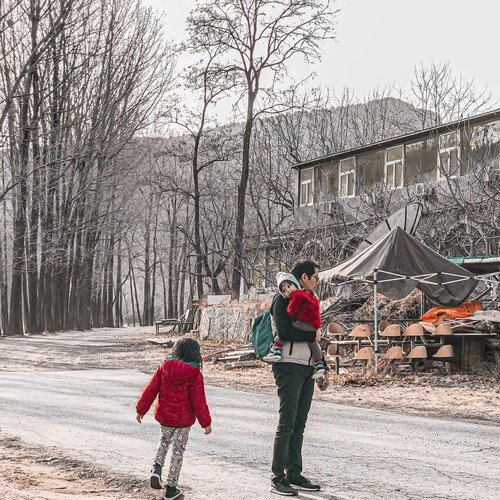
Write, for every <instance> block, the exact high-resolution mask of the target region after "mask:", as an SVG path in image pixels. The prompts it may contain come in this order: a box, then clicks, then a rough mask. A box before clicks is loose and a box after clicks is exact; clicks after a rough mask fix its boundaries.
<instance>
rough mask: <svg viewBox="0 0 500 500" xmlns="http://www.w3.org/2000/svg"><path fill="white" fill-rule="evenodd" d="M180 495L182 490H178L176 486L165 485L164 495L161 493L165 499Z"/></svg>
mask: <svg viewBox="0 0 500 500" xmlns="http://www.w3.org/2000/svg"><path fill="white" fill-rule="evenodd" d="M181 495H182V490H180V489H179V488H177V487H176V486H167V487H166V488H165V495H163V498H165V499H167V500H172V499H173V498H178V497H179V496H181Z"/></svg>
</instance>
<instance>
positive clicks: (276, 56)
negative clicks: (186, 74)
mask: <svg viewBox="0 0 500 500" xmlns="http://www.w3.org/2000/svg"><path fill="white" fill-rule="evenodd" d="M334 17H335V11H333V10H332V9H331V8H330V1H328V0H326V1H318V0H292V1H288V0H246V1H239V0H222V1H220V0H206V1H204V2H203V3H201V4H200V5H198V6H197V7H196V8H195V10H194V11H193V12H192V13H191V15H190V17H189V19H188V30H189V37H190V42H189V44H190V46H191V47H192V48H193V49H194V50H197V49H198V50H207V49H210V48H214V49H217V50H219V51H220V53H221V56H220V57H219V58H218V62H219V64H220V71H222V72H224V73H226V74H228V75H235V77H236V79H237V81H238V82H240V85H241V89H242V93H241V95H240V98H245V101H246V105H245V126H244V132H243V147H242V161H241V176H240V182H239V185H238V202H237V215H236V228H235V237H234V259H233V270H232V291H233V294H234V295H235V296H239V292H240V283H241V278H242V271H243V269H242V264H243V250H244V249H243V238H244V224H245V198H246V193H247V185H248V177H249V169H250V146H251V138H252V129H253V125H254V122H255V118H256V116H257V115H258V113H259V109H258V102H257V98H258V96H259V94H260V93H263V94H267V95H268V96H271V95H272V94H273V93H274V91H275V86H274V85H275V83H276V82H278V81H280V79H282V78H283V77H284V75H285V74H286V70H287V65H288V63H289V62H290V61H291V60H293V59H294V58H295V57H297V56H302V57H304V58H305V59H306V60H307V61H312V60H315V59H319V58H320V56H321V51H320V46H319V45H320V42H321V40H324V39H326V38H332V37H333V19H334ZM268 81H271V83H267V82H268ZM260 111H262V110H260Z"/></svg>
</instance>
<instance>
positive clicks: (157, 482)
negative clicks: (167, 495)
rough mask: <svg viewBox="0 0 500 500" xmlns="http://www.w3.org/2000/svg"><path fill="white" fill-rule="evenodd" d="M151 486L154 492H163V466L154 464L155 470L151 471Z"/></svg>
mask: <svg viewBox="0 0 500 500" xmlns="http://www.w3.org/2000/svg"><path fill="white" fill-rule="evenodd" d="M149 484H150V485H151V488H153V489H154V490H161V488H162V485H161V465H160V464H154V465H153V468H152V469H151V479H150V480H149Z"/></svg>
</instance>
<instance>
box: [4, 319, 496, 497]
mask: <svg viewBox="0 0 500 500" xmlns="http://www.w3.org/2000/svg"><path fill="white" fill-rule="evenodd" d="M160 336H161V337H165V338H173V337H175V335H171V334H169V333H167V332H163V334H162V335H160ZM151 337H154V334H153V333H152V332H151V331H147V330H145V329H143V328H123V329H96V330H93V331H87V332H60V333H56V334H44V335H34V336H29V337H9V338H0V377H1V376H2V372H5V375H8V373H12V372H23V377H25V380H26V384H27V383H28V381H30V380H31V378H30V376H29V375H28V374H29V373H33V377H38V378H43V375H42V374H43V373H45V372H47V376H48V377H49V378H50V377H51V376H52V375H50V374H49V373H48V372H51V374H53V373H57V372H66V373H68V374H69V372H72V371H78V372H81V371H82V370H83V372H82V373H86V372H87V371H88V375H89V377H90V378H91V380H93V379H92V376H91V375H92V373H93V372H94V371H95V370H103V369H104V370H112V371H116V372H118V371H121V370H123V369H127V370H136V371H139V372H142V373H143V374H144V377H145V380H146V379H147V376H148V375H149V374H151V373H152V372H153V370H154V369H155V368H156V366H157V365H158V363H160V362H161V360H162V359H163V357H164V356H165V353H166V352H168V351H167V350H165V349H162V348H158V347H156V346H154V345H151V344H149V343H148V342H147V339H148V338H151ZM202 347H203V350H204V353H210V352H213V351H215V350H217V349H219V348H220V346H217V345H215V344H212V343H210V342H203V343H202ZM103 373H105V372H103ZM19 375H20V376H21V373H19ZM75 375H76V374H75ZM204 376H205V380H206V382H207V384H210V385H212V386H216V387H219V388H223V389H227V390H229V391H232V390H234V389H235V390H236V391H245V393H247V394H248V393H257V394H262V395H264V396H262V397H268V395H269V396H272V397H271V398H270V399H269V401H270V402H271V404H274V403H275V402H276V400H275V387H274V381H273V378H272V373H271V371H270V368H269V366H267V365H264V364H261V365H260V366H259V367H258V368H248V369H237V370H231V371H227V370H224V367H223V365H221V364H213V363H211V362H206V363H205V366H204ZM26 377H27V378H26ZM334 382H335V383H332V384H331V385H330V386H329V387H328V388H327V390H326V391H324V392H320V391H316V394H315V399H316V400H318V402H317V403H315V407H317V405H320V404H329V403H330V402H333V403H337V404H341V405H348V406H351V407H359V409H358V410H355V409H354V408H353V409H352V410H351V411H352V412H353V415H354V414H355V413H354V412H358V411H362V412H363V411H366V409H370V408H371V409H376V410H389V411H390V412H391V413H387V414H385V413H384V414H383V415H391V419H394V418H395V416H396V415H397V414H400V415H401V417H399V418H398V421H399V420H400V419H402V418H407V417H403V415H404V414H406V415H420V416H426V417H438V418H440V419H441V420H443V421H451V420H453V421H458V420H468V421H474V422H476V423H482V424H483V425H484V426H485V427H488V426H491V425H493V426H496V425H498V423H500V402H499V401H500V398H499V394H500V386H499V384H498V381H495V380H492V379H488V378H484V377H483V378H481V377H471V376H465V375H452V376H437V375H419V376H418V377H404V378H394V377H385V376H384V377H379V378H373V377H371V378H370V377H368V378H366V379H360V378H359V377H351V376H344V377H340V378H339V379H337V380H335V381H334ZM224 394H225V393H224ZM231 394H233V396H232V397H236V398H238V397H237V394H238V393H237V392H234V391H233V392H231ZM234 394H236V396H234ZM241 397H250V394H248V396H244V395H242V396H241ZM320 401H321V402H320ZM8 406H9V404H8V402H7V404H6V403H5V402H4V404H3V407H4V410H6V411H7V412H8V411H9V409H8ZM348 406H347V408H348ZM325 408H326V407H325ZM328 408H329V407H328ZM332 408H333V407H332ZM346 411H347V410H346ZM271 415H274V413H271ZM373 415H375V414H373ZM371 418H376V417H374V416H372V417H371ZM408 418H411V417H408ZM383 421H384V420H383ZM426 425H427V424H426ZM271 426H272V424H271ZM488 428H490V427H488ZM492 429H495V427H493V428H492ZM21 434H22V433H20V432H17V427H16V426H14V427H11V426H10V421H9V418H7V420H4V423H3V424H2V425H0V491H2V493H1V494H0V498H5V499H6V500H10V499H14V498H29V499H31V498H37V499H39V498H40V499H49V500H55V499H61V498H65V499H68V498H72V499H77V500H80V499H81V498H101V499H107V498H109V499H114V498H125V499H138V500H140V499H150V498H151V499H152V498H158V494H156V496H155V495H154V494H153V493H152V492H151V490H149V489H148V488H147V487H146V486H145V484H144V481H141V479H140V478H139V477H137V476H134V475H130V474H127V473H126V471H124V470H121V471H117V470H112V471H111V470H110V469H108V468H107V467H105V466H103V463H97V462H94V461H89V457H88V456H87V457H85V456H76V457H75V455H74V453H70V452H71V451H72V450H73V448H72V447H70V448H69V449H67V448H65V447H64V446H63V447H62V448H61V443H53V442H50V440H49V442H46V441H43V440H40V442H36V440H35V441H34V440H33V439H31V438H30V436H29V435H28V436H23V435H21ZM497 435H498V433H497ZM31 437H32V436H31ZM319 442H321V440H320V441H319ZM497 442H498V441H497ZM264 444H265V445H266V446H268V445H270V443H269V442H268V443H264ZM250 446H252V445H250ZM471 447H472V445H471ZM424 448H425V446H424ZM482 448H485V450H483V449H482ZM489 448H490V447H489V446H483V445H481V446H479V448H478V453H479V452H481V453H486V454H485V455H484V456H483V455H481V456H482V458H483V459H484V460H486V462H488V461H489V459H490V458H491V456H492V455H491V453H492V452H491V450H493V451H494V452H495V453H497V452H498V450H497V448H496V447H495V446H493V448H490V449H489ZM232 451H233V454H235V455H236V462H238V453H237V451H235V450H232ZM261 453H262V452H261ZM474 453H476V452H474ZM267 454H268V452H266V453H265V455H266V459H267ZM471 456H474V455H471ZM478 456H479V455H478ZM496 456H497V458H498V455H496ZM443 459H444V460H445V458H444V457H443ZM228 461H229V462H230V459H229V457H228ZM229 462H228V463H229ZM242 465H243V464H242ZM224 467H228V465H227V463H226V464H225V465H224ZM245 470H246V471H247V477H246V479H247V480H250V478H252V477H254V476H253V474H254V472H253V471H251V470H249V469H248V468H246V469H245ZM146 473H147V471H146ZM451 473H452V475H454V474H455V473H454V472H453V471H451ZM462 473H463V471H462ZM348 476H349V473H348V471H344V474H343V477H344V479H345V478H348ZM480 476H481V473H479V474H478V477H480ZM257 477H258V476H257ZM243 479H244V478H243ZM243 479H242V480H243ZM455 480H456V479H453V481H455ZM348 483H349V479H347V482H346V483H345V484H344V483H342V484H337V486H338V488H339V492H338V494H335V495H333V494H327V495H326V496H321V497H318V498H339V499H340V498H380V497H378V496H376V495H375V496H370V495H368V494H367V496H363V495H362V493H361V492H360V491H357V492H353V491H351V490H350V489H346V488H347V485H348ZM195 486H196V487H195V489H194V490H193V491H189V490H188V491H189V493H190V495H189V496H190V498H211V497H209V496H205V497H203V495H202V494H201V496H199V495H200V493H199V488H200V485H199V484H198V485H195ZM196 488H198V493H197V490H196ZM497 490H498V488H497ZM340 491H342V492H343V494H340ZM401 491H402V492H404V491H405V489H404V488H403V489H402V490H401ZM411 491H412V490H411V488H410V490H407V491H406V493H404V495H403V493H401V495H402V496H398V493H397V490H395V489H389V490H387V491H386V495H385V497H384V498H413V497H412V496H411V495H412V493H411ZM247 493H248V491H247ZM242 495H243V493H242ZM394 495H396V496H394ZM235 498H247V496H244V495H243V496H240V497H238V496H236V497H235ZM248 498H251V496H248ZM259 498H265V496H263V497H261V496H259ZM415 498H416V497H415ZM421 498H469V497H468V496H463V497H455V496H453V495H451V496H446V495H445V496H442V497H440V496H439V497H438V496H423V497H421ZM471 498H473V497H472V496H471ZM476 498H489V497H488V496H484V494H483V495H481V494H480V495H476ZM491 498H495V497H494V496H492V497H491Z"/></svg>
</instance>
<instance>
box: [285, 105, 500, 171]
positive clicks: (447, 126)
mask: <svg viewBox="0 0 500 500" xmlns="http://www.w3.org/2000/svg"><path fill="white" fill-rule="evenodd" d="M497 118H500V109H496V110H494V111H489V112H487V113H482V114H480V115H476V116H470V117H468V118H462V119H461V120H456V121H454V122H449V123H444V124H442V125H437V126H435V127H430V128H426V129H423V130H419V131H417V132H411V133H410V134H404V135H399V136H396V137H391V138H390V139H384V140H382V141H378V142H373V143H371V144H366V145H364V146H359V147H356V148H352V149H346V150H344V151H339V152H337V153H333V154H331V155H326V156H321V157H319V158H313V159H311V160H306V161H303V162H300V163H296V164H295V165H292V168H296V169H299V170H300V169H302V168H305V167H310V166H313V165H316V164H318V163H326V162H329V161H332V160H337V159H341V158H346V157H349V156H354V155H357V154H359V153H365V152H367V151H372V150H374V149H380V148H387V147H391V146H397V145H398V144H401V143H403V142H408V141H417V140H419V139H424V138H426V137H427V136H428V135H429V134H431V133H433V132H434V133H437V134H439V133H443V132H450V131H453V130H456V128H457V127H460V126H461V125H463V124H468V125H477V124H479V123H483V122H488V121H491V120H495V119H497Z"/></svg>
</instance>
